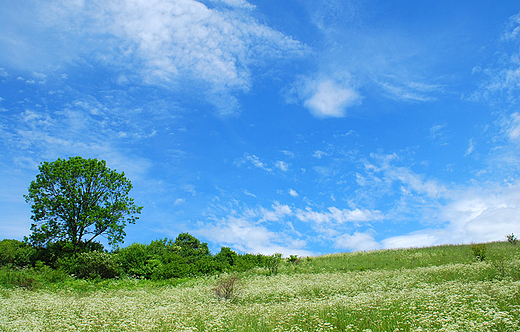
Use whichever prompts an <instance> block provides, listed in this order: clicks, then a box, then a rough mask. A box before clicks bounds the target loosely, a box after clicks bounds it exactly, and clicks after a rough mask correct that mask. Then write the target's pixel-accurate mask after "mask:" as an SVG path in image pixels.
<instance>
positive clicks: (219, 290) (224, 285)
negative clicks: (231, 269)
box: [213, 276, 240, 301]
mask: <svg viewBox="0 0 520 332" xmlns="http://www.w3.org/2000/svg"><path fill="white" fill-rule="evenodd" d="M239 281H240V280H239V278H238V277H237V276H228V277H226V278H222V279H220V280H219V281H218V282H217V284H216V285H215V287H214V288H213V292H214V293H215V295H216V296H217V298H219V299H224V300H231V301H233V300H235V299H236V298H237V296H238V295H239V293H240V285H239Z"/></svg>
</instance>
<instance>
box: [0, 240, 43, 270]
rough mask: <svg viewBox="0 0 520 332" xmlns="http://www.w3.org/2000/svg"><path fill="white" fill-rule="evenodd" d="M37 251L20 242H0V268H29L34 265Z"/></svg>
mask: <svg viewBox="0 0 520 332" xmlns="http://www.w3.org/2000/svg"><path fill="white" fill-rule="evenodd" d="M35 254H36V249H35V248H33V247H31V246H30V245H28V244H27V243H24V242H21V241H18V240H7V239H6V240H2V241H0V266H9V265H12V266H16V267H27V266H30V265H32V264H33V261H34V258H35Z"/></svg>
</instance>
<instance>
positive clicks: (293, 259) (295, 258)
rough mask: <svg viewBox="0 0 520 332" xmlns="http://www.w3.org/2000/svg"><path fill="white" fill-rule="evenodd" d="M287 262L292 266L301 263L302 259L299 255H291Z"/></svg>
mask: <svg viewBox="0 0 520 332" xmlns="http://www.w3.org/2000/svg"><path fill="white" fill-rule="evenodd" d="M287 261H288V262H289V263H292V264H297V263H299V262H300V259H299V258H298V255H291V256H289V258H287Z"/></svg>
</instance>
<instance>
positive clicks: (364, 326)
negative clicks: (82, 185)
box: [0, 242, 520, 331]
mask: <svg viewBox="0 0 520 332" xmlns="http://www.w3.org/2000/svg"><path fill="white" fill-rule="evenodd" d="M484 248H485V249H484V253H485V254H484V257H477V256H478V255H477V254H478V250H477V249H478V247H477V248H476V247H475V246H470V245H460V246H439V247H431V248H414V249H400V250H381V251H375V252H357V253H347V254H335V255H326V256H321V257H314V258H298V259H296V258H294V257H293V259H286V260H284V261H282V262H281V264H280V266H279V269H278V271H277V273H270V271H269V270H267V269H266V268H254V269H251V270H248V271H245V272H241V273H236V274H233V275H228V274H220V275H213V276H201V277H193V278H183V279H169V280H161V281H152V280H144V279H135V278H134V279H132V278H120V279H108V280H82V279H73V278H67V279H65V280H60V281H56V282H45V283H41V284H40V285H38V286H37V287H34V288H32V289H27V288H24V287H12V286H0V330H1V331H518V330H520V245H511V244H509V243H507V242H495V243H488V244H486V245H485V247H484ZM480 253H482V252H481V251H480ZM271 272H272V271H271ZM226 281H231V282H228V283H226ZM219 287H220V288H219ZM222 287H224V288H225V290H227V291H230V292H229V293H226V294H227V295H228V296H223V295H222V292H216V291H215V289H222ZM217 293H218V294H220V296H218V294H217ZM224 297H227V299H226V298H224Z"/></svg>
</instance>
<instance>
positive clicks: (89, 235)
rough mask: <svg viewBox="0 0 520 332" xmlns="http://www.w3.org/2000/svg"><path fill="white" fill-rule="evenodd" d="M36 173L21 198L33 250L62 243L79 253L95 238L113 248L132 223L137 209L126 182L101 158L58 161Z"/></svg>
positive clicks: (122, 176)
mask: <svg viewBox="0 0 520 332" xmlns="http://www.w3.org/2000/svg"><path fill="white" fill-rule="evenodd" d="M39 171H40V173H39V174H38V175H37V176H36V180H35V181H32V182H31V184H30V186H29V193H28V195H25V200H26V201H27V202H28V203H31V204H32V205H31V209H32V213H33V215H32V217H31V219H32V220H33V223H32V225H31V231H32V234H31V235H30V237H29V239H28V240H29V241H30V242H31V243H32V244H33V245H35V246H38V247H45V246H47V245H48V244H50V243H55V242H59V241H64V242H68V243H70V244H71V245H72V248H73V250H74V251H79V250H80V248H81V246H84V245H88V244H90V243H92V242H93V240H94V239H95V238H96V237H98V236H100V235H105V236H107V238H108V240H109V243H110V244H111V245H117V244H118V243H121V242H122V241H123V238H124V236H125V232H124V228H125V226H126V225H127V224H133V223H135V221H136V220H137V219H138V217H136V216H135V215H136V214H139V213H140V212H141V209H142V207H139V206H136V205H135V204H134V201H133V199H131V198H130V197H128V193H129V192H130V190H131V189H132V184H131V183H130V181H129V180H128V179H127V178H126V177H125V176H124V173H117V172H116V171H115V170H111V169H110V168H107V166H106V163H105V161H103V160H101V161H98V160H97V159H83V158H81V157H72V158H69V159H68V160H64V159H58V160H56V161H54V162H43V163H41V164H40V166H39Z"/></svg>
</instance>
